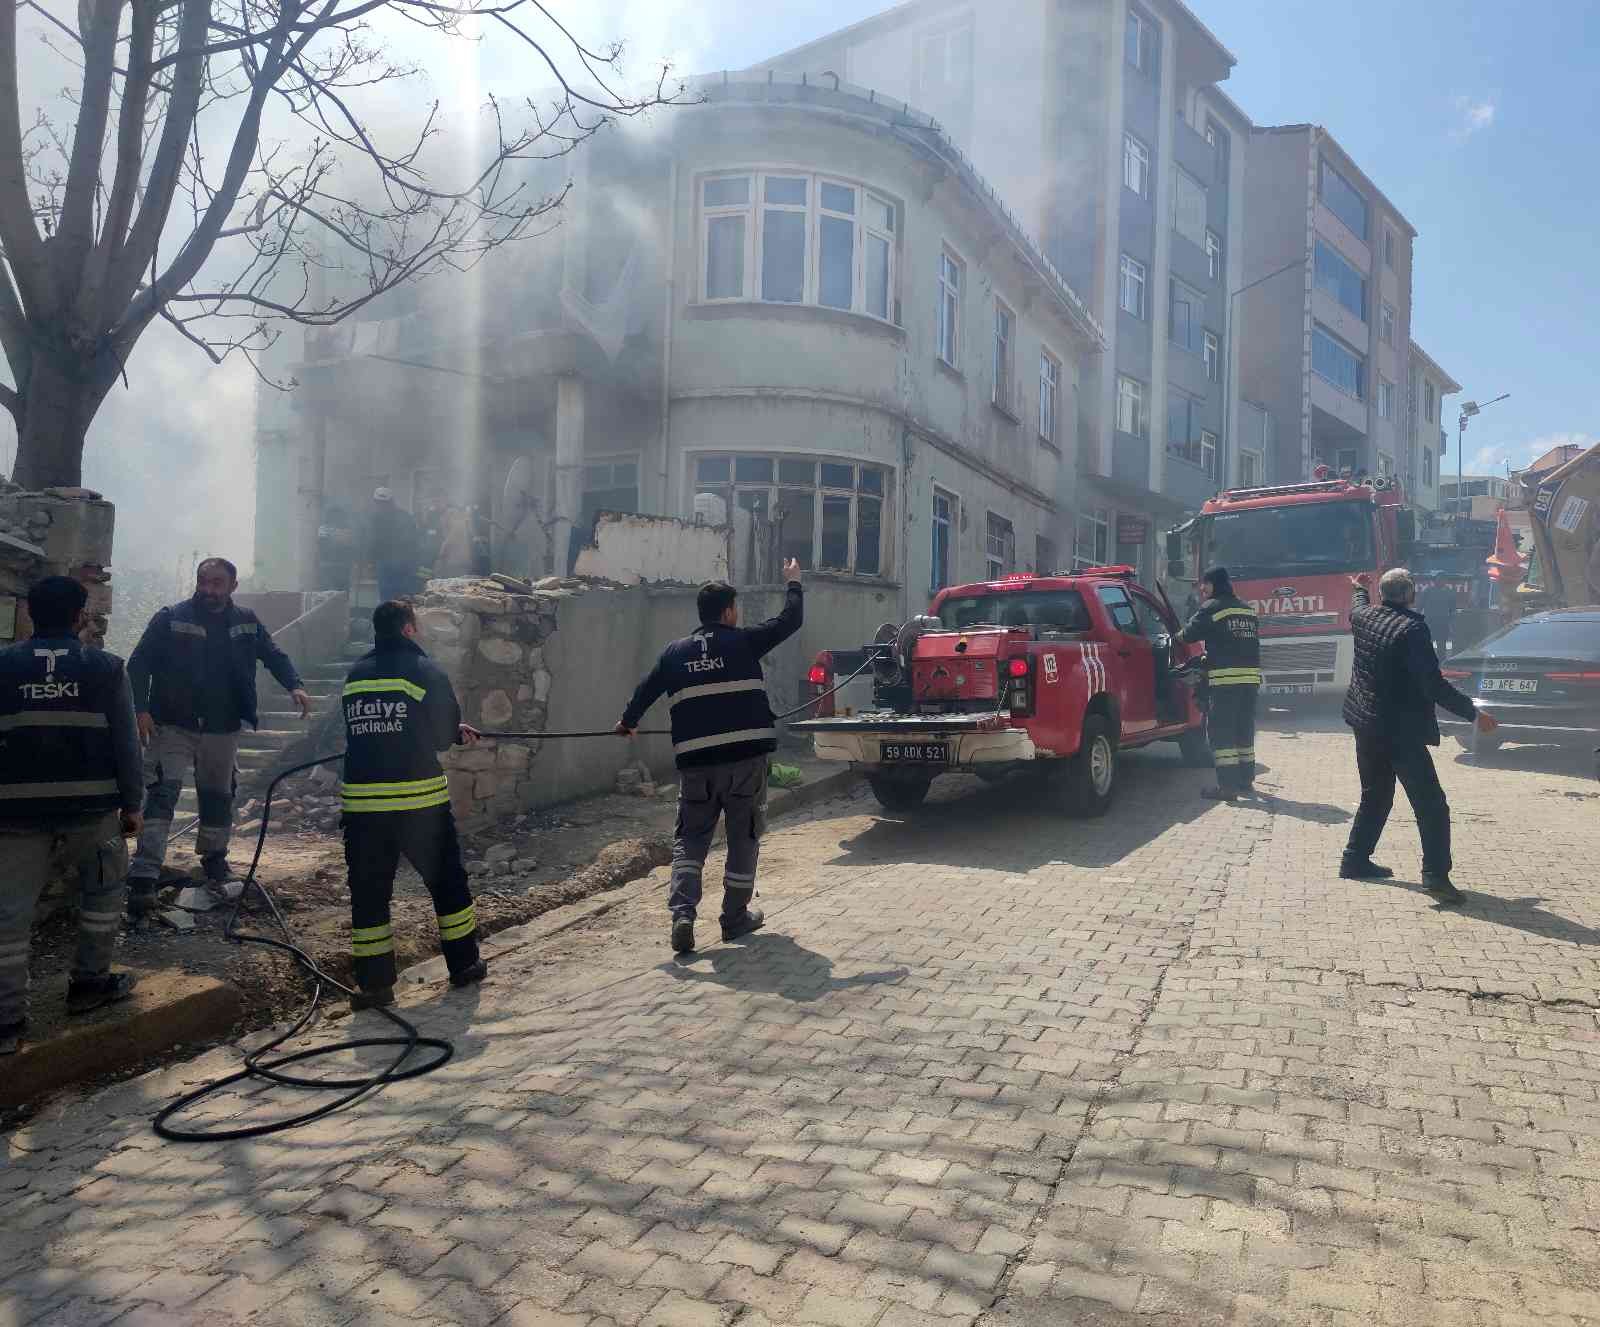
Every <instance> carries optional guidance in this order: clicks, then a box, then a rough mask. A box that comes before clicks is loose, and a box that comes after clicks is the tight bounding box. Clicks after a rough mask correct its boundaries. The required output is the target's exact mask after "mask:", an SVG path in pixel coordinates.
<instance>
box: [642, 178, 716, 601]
mask: <svg viewBox="0 0 1600 1327" xmlns="http://www.w3.org/2000/svg"><path fill="white" fill-rule="evenodd" d="M666 234H667V273H666V276H667V280H666V293H665V295H664V296H663V303H662V308H661V407H660V408H661V429H660V434H661V436H660V439H659V442H658V448H659V451H660V456H661V468H660V472H659V481H660V485H661V487H660V489H659V497H658V498H657V506H658V508H659V509H660V513H661V515H663V516H666V515H668V514H669V510H668V509H669V504H670V501H671V495H670V494H669V493H668V491H667V469H668V461H667V457H668V454H669V452H670V450H671V447H672V329H673V318H674V314H675V312H676V310H675V305H676V302H677V289H678V283H677V268H678V158H677V157H676V156H674V157H673V158H672V165H671V168H670V172H669V175H668V184H667V225H666ZM730 574H731V571H730Z"/></svg>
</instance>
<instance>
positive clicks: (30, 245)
mask: <svg viewBox="0 0 1600 1327" xmlns="http://www.w3.org/2000/svg"><path fill="white" fill-rule="evenodd" d="M0 245H3V246H4V248H5V252H6V261H7V262H9V263H10V264H11V273H12V278H13V280H15V281H16V283H17V294H18V295H19V296H20V297H21V299H22V303H23V306H24V307H25V308H26V309H27V310H28V311H29V312H32V313H43V312H44V311H45V310H47V309H48V308H49V307H50V298H49V273H48V271H47V270H46V268H45V261H44V243H43V241H42V240H41V239H40V238H39V231H38V227H37V226H36V225H35V224H34V220H33V209H32V207H31V206H30V204H29V200H28V169H27V164H26V160H25V158H24V156H23V151H22V112H21V109H20V107H19V103H18V90H17V11H16V7H15V6H14V5H13V4H10V3H8V2H7V0H0Z"/></svg>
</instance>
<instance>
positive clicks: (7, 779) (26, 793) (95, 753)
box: [0, 636, 125, 820]
mask: <svg viewBox="0 0 1600 1327" xmlns="http://www.w3.org/2000/svg"><path fill="white" fill-rule="evenodd" d="M124 685H125V683H124V681H123V669H122V660H121V659H119V658H117V657H116V655H114V654H107V653H105V651H103V650H96V649H92V648H90V647H89V646H86V645H84V644H82V643H81V642H80V641H79V640H78V639H77V638H76V637H75V636H61V637H49V638H44V637H38V636H35V637H34V638H33V639H32V640H25V641H22V642H21V643H19V644H16V645H12V646H10V647H9V648H7V649H4V650H0V820H28V819H32V818H35V817H37V818H41V819H60V818H63V817H68V816H90V815H97V814H103V813H105V812H107V811H115V810H116V809H117V808H118V806H119V805H120V804H121V800H122V799H121V797H120V796H119V792H118V788H117V777H116V755H115V751H114V748H113V745H112V740H111V723H110V719H109V718H108V715H109V714H110V713H111V711H112V709H113V707H114V705H115V702H116V699H117V693H118V692H119V691H120V690H121V688H122V687H123V686H124Z"/></svg>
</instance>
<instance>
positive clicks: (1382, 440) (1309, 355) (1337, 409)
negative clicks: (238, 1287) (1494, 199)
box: [1236, 124, 1443, 483]
mask: <svg viewBox="0 0 1600 1327" xmlns="http://www.w3.org/2000/svg"><path fill="white" fill-rule="evenodd" d="M1246 155H1247V164H1246V168H1245V186H1244V210H1245V217H1246V221H1245V237H1244V252H1245V253H1246V254H1247V255H1248V261H1247V262H1245V263H1244V264H1242V265H1240V266H1239V269H1238V271H1237V272H1236V276H1237V277H1238V279H1239V290H1240V294H1239V296H1238V299H1237V303H1238V305H1239V308H1238V310H1237V312H1238V321H1239V325H1240V328H1241V335H1240V347H1239V353H1240V383H1241V389H1242V392H1243V394H1244V395H1245V396H1247V397H1249V398H1250V399H1252V400H1255V401H1259V402H1261V403H1262V404H1263V405H1264V406H1265V407H1266V409H1267V410H1268V412H1269V413H1270V414H1271V415H1272V416H1273V417H1274V419H1275V421H1276V423H1277V442H1276V450H1277V455H1276V457H1275V459H1274V462H1273V473H1274V478H1275V480H1276V481H1278V482H1284V483H1288V482H1293V481H1296V480H1299V479H1304V478H1307V477H1308V476H1309V475H1310V474H1311V470H1312V467H1313V466H1315V465H1317V464H1326V465H1328V466H1330V467H1332V468H1334V469H1335V470H1341V471H1342V470H1350V471H1353V472H1360V471H1366V472H1368V473H1369V474H1374V475H1395V476H1398V477H1399V478H1401V480H1402V481H1405V480H1407V479H1412V478H1414V477H1415V475H1416V473H1417V468H1418V467H1419V466H1420V464H1421V455H1420V452H1418V451H1417V450H1415V449H1414V448H1413V446H1412V439H1411V437H1410V432H1409V423H1408V417H1407V413H1406V411H1407V399H1406V397H1405V396H1403V395H1402V393H1405V392H1408V391H1409V390H1410V382H1411V376H1410V375H1411V364H1412V355H1411V350H1412V346H1411V261H1412V247H1413V242H1414V240H1415V238H1416V231H1415V229H1413V227H1412V226H1411V224H1410V223H1409V222H1408V221H1407V220H1406V219H1405V217H1404V216H1402V215H1401V214H1400V211H1399V209H1398V208H1396V207H1395V206H1394V204H1392V203H1391V202H1390V201H1389V200H1388V199H1387V198H1385V197H1384V195H1383V194H1382V192H1381V191H1380V190H1379V189H1378V187H1377V186H1376V185H1375V184H1373V183H1372V181H1371V180H1370V179H1368V178H1367V176H1366V175H1365V174H1363V173H1362V171H1361V169H1360V168H1359V167H1358V166H1357V165H1356V164H1355V162H1354V161H1353V160H1352V159H1351V158H1350V156H1349V154H1348V153H1346V152H1345V151H1344V150H1343V149H1342V148H1341V147H1340V146H1339V144H1338V142H1337V140H1335V139H1334V137H1333V136H1332V135H1331V134H1330V133H1328V131H1327V130H1326V129H1323V128H1322V127H1320V126H1318V125H1310V124H1295V125H1279V126H1274V127H1258V128H1255V129H1253V130H1252V131H1251V134H1250V145H1249V150H1248V152H1247V154H1246ZM1424 358H1425V357H1424ZM1429 363H1431V361H1429ZM1439 376H1440V377H1441V378H1442V377H1443V375H1442V374H1440V375H1439ZM1437 386H1438V384H1437V383H1436V384H1435V387H1437ZM1436 406H1437V402H1435V407H1436ZM1436 418H1437V411H1436V409H1435V410H1432V411H1427V412H1425V418H1424V420H1423V426H1424V429H1426V428H1428V427H1434V425H1432V424H1430V423H1429V420H1430V419H1436ZM1420 441H1422V442H1426V441H1427V435H1426V433H1424V434H1423V435H1422V436H1421V438H1420ZM1435 460H1437V458H1435Z"/></svg>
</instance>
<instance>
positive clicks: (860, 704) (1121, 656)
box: [791, 566, 1210, 816]
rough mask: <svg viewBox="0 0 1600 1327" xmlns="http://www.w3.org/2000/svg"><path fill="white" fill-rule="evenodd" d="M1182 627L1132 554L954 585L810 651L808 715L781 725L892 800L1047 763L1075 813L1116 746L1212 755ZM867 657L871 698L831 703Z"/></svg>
mask: <svg viewBox="0 0 1600 1327" xmlns="http://www.w3.org/2000/svg"><path fill="white" fill-rule="evenodd" d="M1177 632H1178V619H1177V616H1176V614H1175V613H1174V612H1173V611H1172V606H1171V605H1170V604H1169V603H1167V601H1166V596H1165V595H1164V594H1163V593H1162V592H1161V590H1160V589H1159V588H1157V589H1155V590H1149V589H1146V588H1145V587H1144V586H1142V585H1140V584H1139V583H1138V582H1137V580H1136V578H1135V576H1134V571H1133V568H1132V567H1125V566H1117V567H1093V568H1088V569H1085V570H1081V571H1075V572H1072V573H1070V574H1066V575H1053V576H1033V575H1014V576H1007V577H1005V578H1004V579H1003V580H999V581H987V582H979V583H976V584H972V585H958V586H952V587H950V588H948V589H945V590H941V591H939V593H938V594H937V595H936V596H935V597H934V600H933V603H932V605H931V606H930V609H929V613H928V615H927V616H925V617H915V618H912V619H911V621H910V622H908V623H906V624H905V625H903V626H896V625H894V624H892V623H885V624H884V626H883V628H882V629H881V630H880V631H879V633H878V639H877V640H875V641H874V642H872V643H871V644H870V645H867V646H863V647H862V648H861V649H859V650H825V651H823V652H822V653H821V654H819V655H818V656H817V660H816V663H815V664H814V665H813V667H812V669H811V672H810V674H809V675H808V677H807V682H808V683H809V685H810V686H811V687H812V689H813V691H812V694H814V695H815V696H816V697H817V703H816V705H815V706H813V707H812V713H813V715H815V716H816V717H813V718H809V719H805V720H802V721H801V722H798V723H795V724H792V725H791V728H793V729H795V730H797V731H800V732H804V733H809V734H811V735H812V737H813V738H814V739H815V743H816V752H817V755H818V756H819V757H820V758H822V759H823V760H839V761H849V762H851V763H852V764H854V765H856V766H857V767H859V768H860V769H862V770H863V771H864V772H865V773H866V776H867V781H868V783H869V784H870V785H871V787H872V791H873V793H874V795H875V796H876V797H877V799H878V801H879V803H880V804H881V805H882V806H883V807H885V808H886V809H887V810H890V811H906V810H909V809H911V808H913V807H915V806H917V805H919V804H920V803H921V802H922V800H923V799H924V798H925V797H926V796H927V795H928V788H929V785H930V784H931V783H932V782H933V779H934V777H935V776H936V775H939V774H946V773H953V772H956V771H964V772H970V773H973V774H977V775H979V776H980V777H983V778H986V779H995V778H1000V777H1002V776H1004V775H1006V774H1009V773H1011V772H1013V771H1016V770H1020V769H1024V768H1030V767H1031V768H1034V769H1036V770H1038V771H1039V772H1040V773H1044V774H1047V775H1051V776H1053V782H1054V784H1055V786H1056V788H1057V789H1058V790H1059V791H1060V794H1061V799H1062V801H1063V803H1064V804H1065V806H1066V808H1067V809H1068V810H1069V811H1070V812H1072V813H1074V814H1078V815H1091V816H1092V815H1102V814H1104V812H1105V811H1106V810H1107V808H1108V807H1109V806H1110V805H1111V799H1112V794H1113V792H1114V790H1115V788H1116V780H1117V756H1118V753H1119V752H1121V751H1126V750H1128V749H1130V748H1133V747H1141V746H1148V745H1149V744H1150V743H1152V742H1162V741H1170V742H1176V743H1178V745H1179V747H1180V748H1181V750H1182V752H1183V757H1184V759H1185V760H1186V761H1188V762H1189V763H1191V764H1196V765H1200V764H1209V763H1210V749H1209V748H1208V747H1207V745H1206V739H1205V731H1204V719H1203V717H1202V715H1201V712H1200V709H1199V708H1198V706H1197V705H1196V703H1195V696H1194V690H1193V688H1192V687H1191V686H1188V685H1185V684H1184V681H1185V674H1187V673H1188V672H1189V671H1191V670H1189V669H1186V668H1185V667H1184V665H1186V664H1188V663H1190V661H1191V659H1192V657H1193V656H1195V655H1198V654H1199V652H1200V651H1199V647H1198V646H1188V645H1184V644H1183V643H1182V642H1180V641H1178V640H1176V636H1177ZM868 658H871V659H873V660H874V661H875V662H874V664H873V667H872V669H871V674H872V675H873V681H872V692H873V696H872V699H871V700H870V701H869V700H868V699H867V698H866V696H865V694H864V691H863V693H862V694H858V695H856V696H854V697H853V698H852V700H851V702H850V703H849V704H848V705H844V706H841V705H838V704H836V702H837V701H838V700H839V699H840V696H839V695H828V694H827V693H828V692H829V690H830V689H831V688H834V687H835V686H836V685H837V683H836V681H835V679H836V678H839V677H841V676H844V677H848V676H849V672H847V671H845V670H846V668H848V669H849V670H850V671H854V670H855V669H857V668H860V667H862V666H863V663H864V661H866V660H867V659H868ZM843 694H844V693H843V692H841V693H840V695H843Z"/></svg>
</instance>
